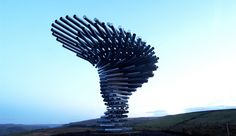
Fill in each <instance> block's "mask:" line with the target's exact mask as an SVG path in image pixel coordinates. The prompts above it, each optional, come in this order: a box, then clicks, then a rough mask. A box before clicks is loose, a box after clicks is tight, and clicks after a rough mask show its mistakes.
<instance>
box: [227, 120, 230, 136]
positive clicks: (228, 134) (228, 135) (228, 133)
mask: <svg viewBox="0 0 236 136" xmlns="http://www.w3.org/2000/svg"><path fill="white" fill-rule="evenodd" d="M226 130H227V136H230V132H229V123H228V122H227V123H226Z"/></svg>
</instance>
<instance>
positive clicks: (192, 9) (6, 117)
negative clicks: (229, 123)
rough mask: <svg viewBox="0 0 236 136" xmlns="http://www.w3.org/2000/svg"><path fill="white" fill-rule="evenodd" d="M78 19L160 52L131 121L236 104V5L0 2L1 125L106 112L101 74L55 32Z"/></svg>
mask: <svg viewBox="0 0 236 136" xmlns="http://www.w3.org/2000/svg"><path fill="white" fill-rule="evenodd" d="M74 14H76V15H77V16H80V17H82V16H83V15H86V16H87V17H89V18H91V19H93V18H95V17H96V18H98V19H100V20H101V21H104V22H111V23H113V25H114V26H116V27H118V26H122V27H123V28H124V29H125V30H130V31H131V32H133V33H136V34H137V35H138V36H140V37H141V38H142V39H143V40H144V41H146V42H147V43H148V44H150V45H152V46H153V47H155V52H156V55H157V56H158V57H160V60H159V63H158V64H157V65H158V66H159V69H158V70H157V71H155V76H154V77H153V78H150V79H149V82H148V83H145V84H143V87H142V88H138V89H137V92H135V93H134V94H133V95H132V96H131V98H130V100H129V105H130V106H129V107H130V109H129V111H130V113H129V116H130V117H138V116H155V115H157V114H176V113H183V112H186V111H188V109H194V108H199V107H205V108H207V107H208V108H210V107H234V106H236V84H235V81H236V53H235V52H236V1H234V0H178V1H177V0H100V1H96V0H84V1H82V0H65V1H62V0H61V1H60V0H58V1H57V0H40V1H34V0H31V1H30V0H22V1H17V0H15V1H14V0H0V123H26V124H35V123H68V122H73V121H79V120H85V119H91V118H98V117H100V116H101V115H103V112H104V111H105V106H104V103H103V101H102V97H101V95H100V90H99V89H100V88H99V78H98V74H97V71H96V69H95V68H94V67H93V66H92V65H91V64H90V63H88V62H86V61H84V60H82V59H80V58H78V57H76V56H75V54H74V53H73V52H70V51H68V50H66V49H64V48H62V47H61V44H60V43H59V42H57V41H56V40H55V38H54V37H53V36H52V35H51V31H50V29H51V23H53V21H54V20H55V19H58V18H59V17H61V16H62V17H64V16H66V15H70V16H72V15H74Z"/></svg>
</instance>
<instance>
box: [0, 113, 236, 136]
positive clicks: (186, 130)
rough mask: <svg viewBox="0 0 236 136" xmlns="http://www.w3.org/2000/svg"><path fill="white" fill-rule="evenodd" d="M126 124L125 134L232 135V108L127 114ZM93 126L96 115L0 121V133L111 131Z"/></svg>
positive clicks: (66, 135) (48, 135) (235, 129)
mask: <svg viewBox="0 0 236 136" xmlns="http://www.w3.org/2000/svg"><path fill="white" fill-rule="evenodd" d="M127 125H128V126H130V127H133V132H132V133H131V134H127V135H135V136H139V135H140V136H142V135H157V136H158V135H159V136H236V109H227V110H211V111H200V112H192V113H185V114H178V115H167V116H163V117H141V118H129V119H128V122H127ZM97 126H98V124H97V119H92V120H87V121H81V122H74V123H70V124H65V125H62V126H60V127H55V128H49V127H50V125H43V126H37V125H33V126H30V125H10V124H8V125H0V136H7V135H9V136H74V135H97V136H99V135H111V134H104V133H98V132H97V131H96V130H97V128H98V127H97ZM51 127H52V126H51ZM113 135H119V134H113ZM122 135H125V134H122Z"/></svg>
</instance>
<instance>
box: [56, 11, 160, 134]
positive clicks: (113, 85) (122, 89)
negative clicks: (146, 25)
mask: <svg viewBox="0 0 236 136" xmlns="http://www.w3.org/2000/svg"><path fill="white" fill-rule="evenodd" d="M52 27H53V28H52V29H51V31H52V35H53V36H55V37H56V40H57V41H59V42H61V43H62V44H63V47H65V48H66V49H68V50H71V51H72V52H74V53H76V55H77V56H78V57H80V58H82V59H85V60H87V61H89V62H90V63H91V64H92V65H93V66H95V67H96V68H98V73H99V77H100V89H101V94H102V97H103V99H104V102H105V105H106V106H107V111H106V112H105V113H104V114H105V115H104V116H102V117H101V119H100V121H99V122H100V126H101V127H103V128H104V130H105V131H125V130H128V128H126V127H124V126H125V125H124V123H125V121H126V118H127V115H126V114H127V113H128V98H129V96H130V95H131V94H132V92H134V91H136V89H137V88H138V87H141V86H142V84H143V83H145V82H147V81H148V78H149V77H152V76H153V71H154V70H156V69H157V66H156V65H155V63H157V61H158V59H159V58H158V57H156V56H155V53H154V47H151V46H150V45H146V42H143V41H142V40H141V38H137V37H136V34H135V33H133V34H132V33H130V32H126V31H125V30H123V29H122V28H118V29H116V28H115V27H114V26H113V25H112V24H111V23H107V24H105V23H104V22H100V21H99V20H98V19H96V18H95V19H94V20H90V19H88V18H87V17H86V16H84V17H83V19H82V18H79V17H77V16H76V15H74V16H73V17H69V16H66V17H65V18H63V17H61V18H60V19H58V20H55V22H54V23H53V24H52Z"/></svg>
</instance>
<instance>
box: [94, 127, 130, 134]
mask: <svg viewBox="0 0 236 136" xmlns="http://www.w3.org/2000/svg"><path fill="white" fill-rule="evenodd" d="M132 130H133V129H132V128H131V127H117V128H101V129H98V131H100V132H111V133H120V132H130V131H132Z"/></svg>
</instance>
